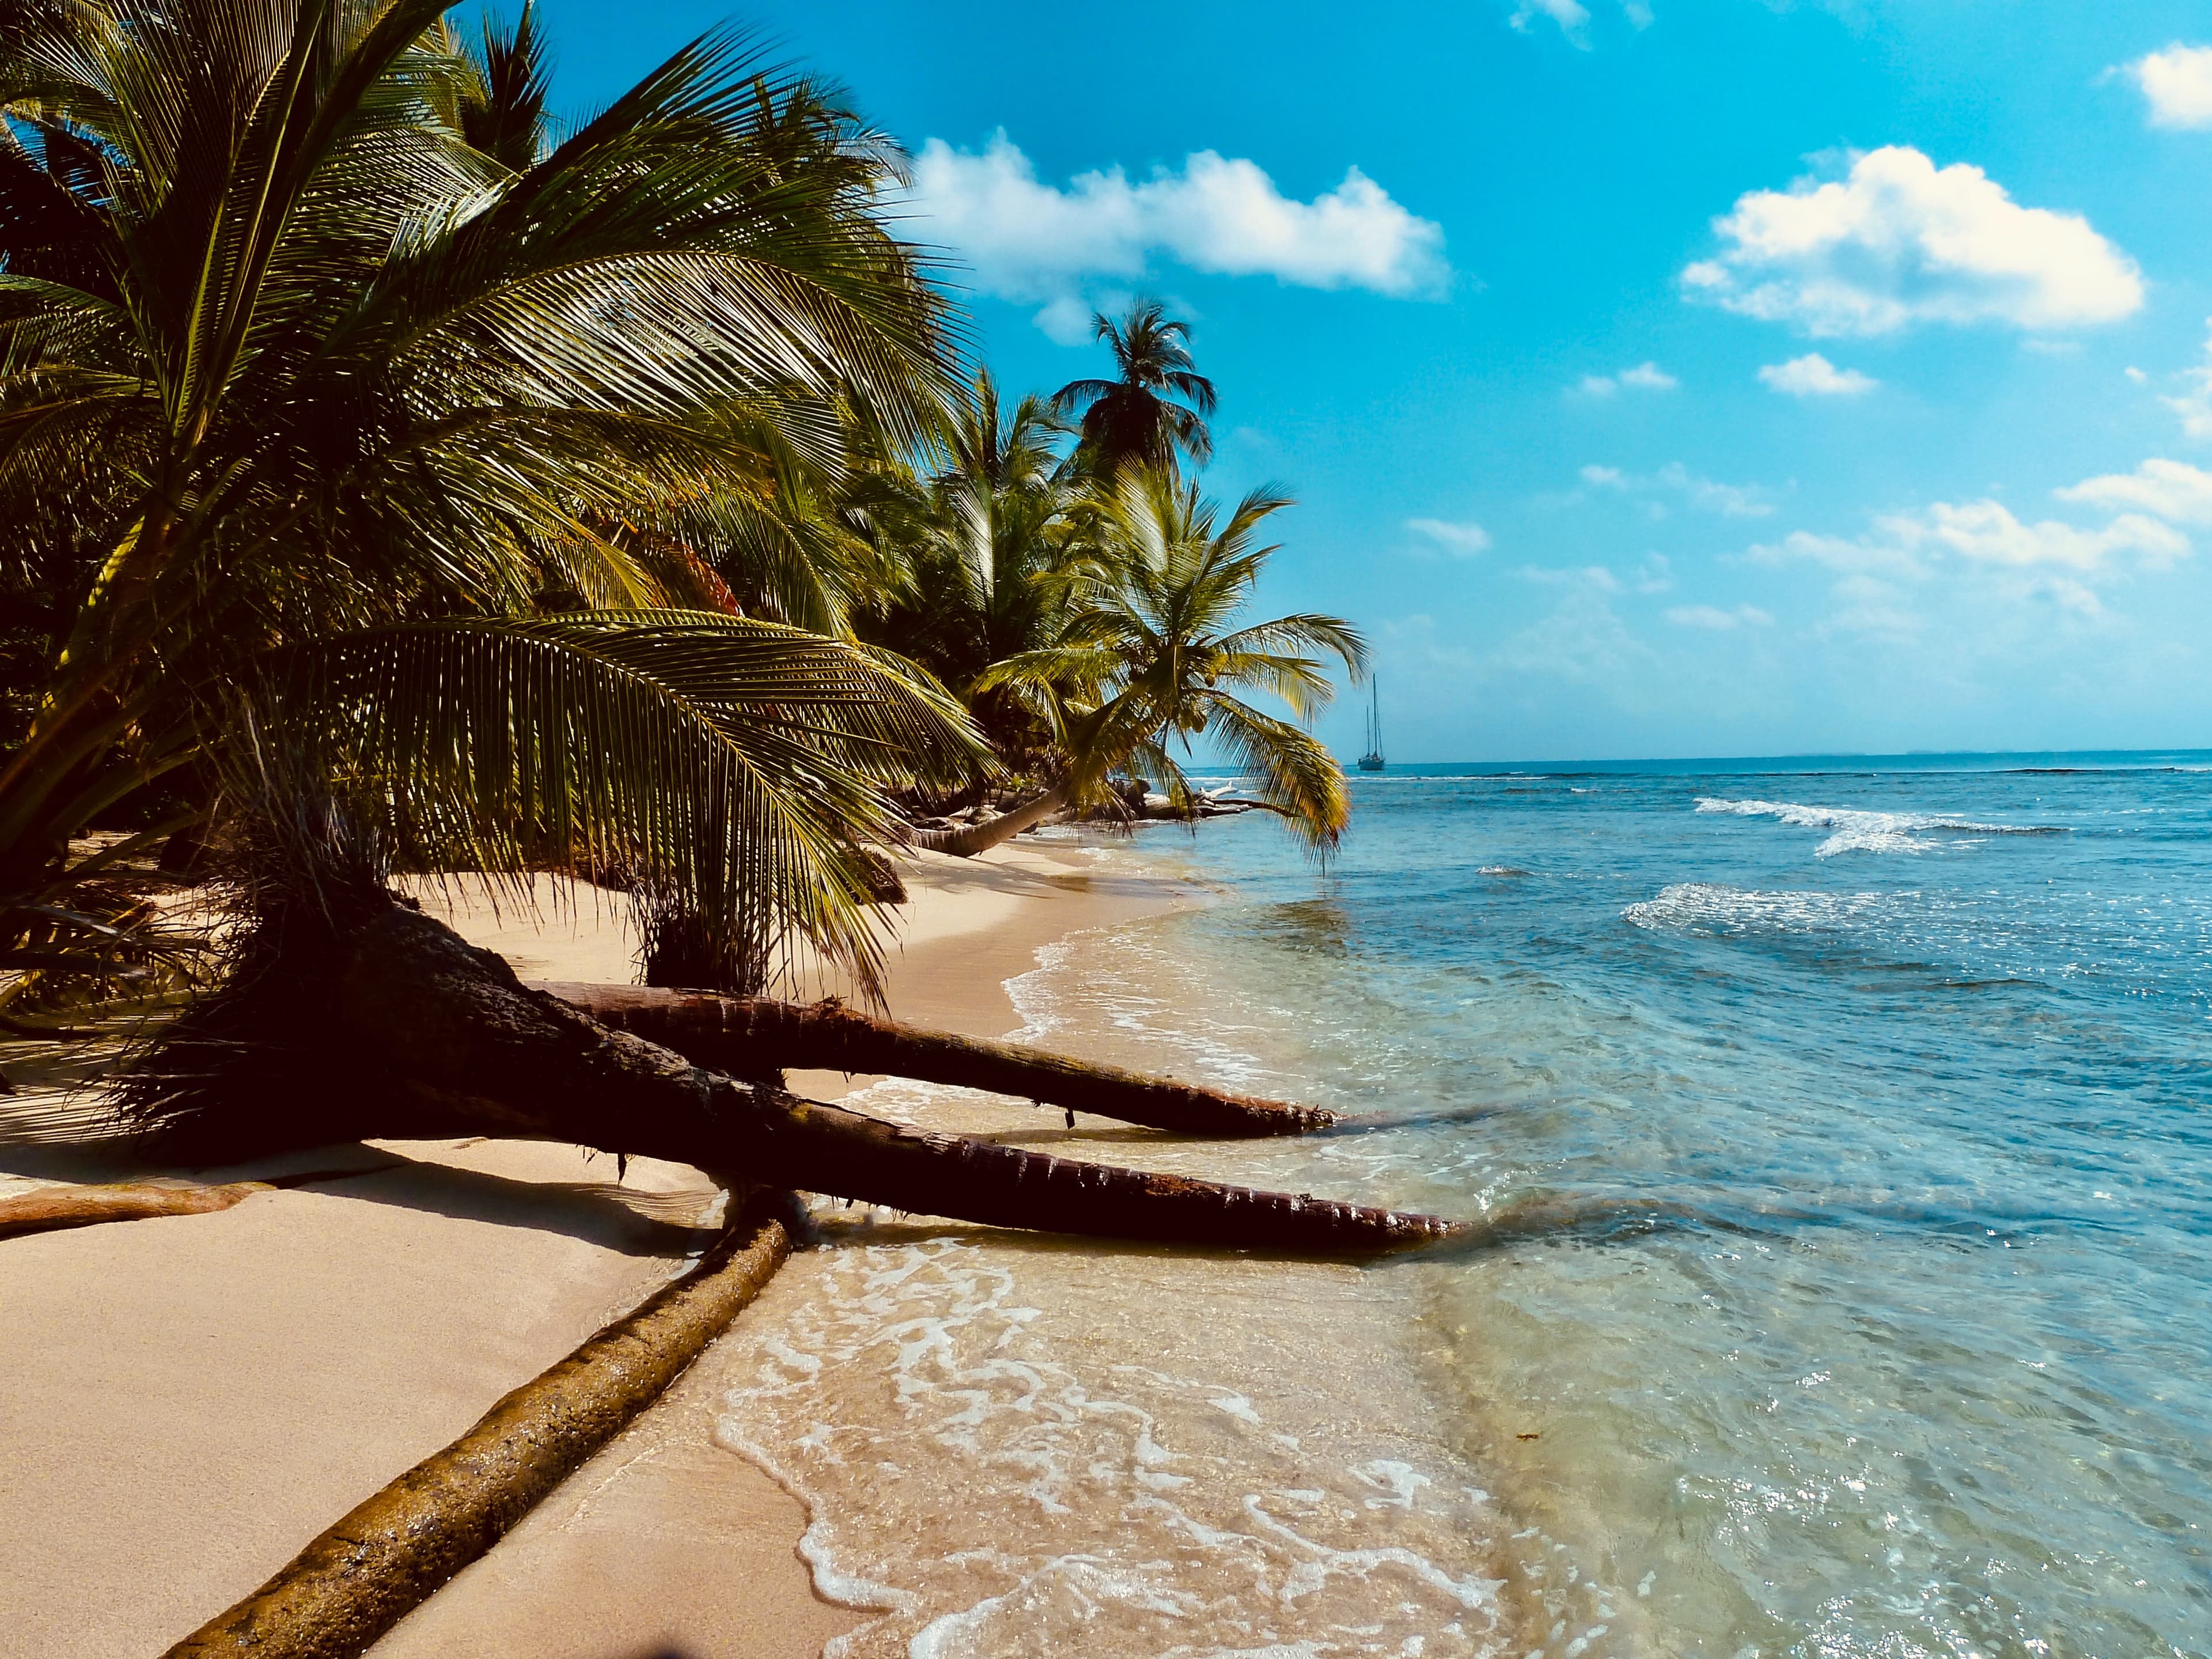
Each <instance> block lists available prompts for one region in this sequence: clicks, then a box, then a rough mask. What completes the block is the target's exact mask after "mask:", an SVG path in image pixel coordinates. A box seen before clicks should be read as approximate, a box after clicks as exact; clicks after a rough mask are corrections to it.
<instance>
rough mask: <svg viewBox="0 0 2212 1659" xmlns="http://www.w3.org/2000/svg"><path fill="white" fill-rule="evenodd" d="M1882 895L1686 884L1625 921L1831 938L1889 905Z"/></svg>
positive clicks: (1627, 913) (1637, 907) (1632, 910)
mask: <svg viewBox="0 0 2212 1659" xmlns="http://www.w3.org/2000/svg"><path fill="white" fill-rule="evenodd" d="M1888 897H1889V896H1887V895H1885V894H1881V893H1813V892H1790V891H1781V892H1761V891H1758V890H1752V889H1746V888H1741V887H1729V886H1724V885H1723V884H1720V883H1717V882H1710V881H1683V882H1676V883H1675V884H1674V885H1672V886H1670V887H1662V888H1661V889H1660V890H1659V892H1658V894H1657V896H1656V897H1652V898H1648V899H1645V900H1644V901H1642V902H1640V903H1636V904H1632V905H1630V906H1629V907H1628V908H1626V909H1625V910H1623V911H1622V912H1621V913H1620V914H1621V917H1622V920H1624V921H1631V922H1633V923H1635V924H1636V925H1637V926H1638V927H1709V928H1726V929H1729V930H1738V929H1747V928H1757V929H1761V930H1764V931H1766V932H1771V933H1832V932H1834V931H1836V930H1837V929H1838V928H1839V927H1843V926H1844V925H1845V924H1847V923H1849V922H1851V921H1857V920H1858V919H1860V918H1862V917H1863V916H1865V915H1868V914H1869V912H1872V911H1875V910H1876V909H1878V908H1881V906H1882V905H1884V904H1885V903H1887V900H1888Z"/></svg>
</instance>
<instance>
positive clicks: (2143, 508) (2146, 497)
mask: <svg viewBox="0 0 2212 1659" xmlns="http://www.w3.org/2000/svg"><path fill="white" fill-rule="evenodd" d="M2051 494H2052V495H2056V496H2057V498H2058V499H2059V500H2060V501H2080V502H2082V503H2084V504H2086V505H2087V506H2090V507H2107V508H2110V509H2112V511H2114V512H2119V511H2123V510H2124V509H2126V508H2129V507H2133V508H2135V509H2136V510H2137V511H2139V512H2143V513H2151V514H2152V515H2154V517H2157V518H2160V519H2165V520H2170V521H2171V522H2172V523H2174V524H2200V525H2212V472H2207V471H2204V470H2203V468H2202V467H2196V466H2191V465H2189V464H2188V463H2187V462H2186V461H2167V460H2160V459H2155V458H2154V459H2150V460H2148V461H2145V462H2144V463H2143V464H2142V465H2141V466H2139V467H2137V468H2136V470H2135V471H2132V472H2108V473H2106V474H2105V475H2104V476H2103V477H2096V478H2084V479H2083V480H2082V481H2081V483H2077V484H2074V485H2072V486H2070V487H2069V488H2068V489H2054V490H2052V491H2051Z"/></svg>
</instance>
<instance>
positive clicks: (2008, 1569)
mask: <svg viewBox="0 0 2212 1659" xmlns="http://www.w3.org/2000/svg"><path fill="white" fill-rule="evenodd" d="M1352 787H1353V790H1354V797H1355V801H1356V804H1357V813H1356V817H1355V821H1354V826H1353V829H1352V832H1351V833H1350V835H1349V836H1347V837H1346V841H1345V843H1344V846H1343V848H1342V850H1341V854H1340V856H1339V857H1338V858H1337V859H1336V860H1334V861H1333V862H1332V863H1331V864H1330V865H1329V866H1328V868H1327V869H1326V870H1325V871H1320V872H1317V871H1316V870H1315V869H1314V868H1313V867H1312V866H1310V865H1309V864H1307V863H1306V862H1305V861H1304V860H1302V859H1301V857H1300V856H1299V855H1298V854H1297V849H1296V848H1295V846H1294V845H1293V844H1291V842H1288V841H1287V839H1286V838H1285V836H1283V834H1282V832H1281V831H1280V829H1279V828H1277V827H1276V826H1275V825H1273V823H1270V822H1268V821H1267V820H1266V819H1264V818H1263V817H1261V816H1259V815H1256V814H1255V815H1253V816H1250V817H1243V818H1239V819H1235V820H1228V821H1215V822H1212V823H1206V824H1205V825H1203V826H1201V827H1200V829H1199V831H1198V834H1197V836H1196V837H1195V839H1193V838H1192V837H1190V836H1186V835H1185V834H1183V833H1182V831H1180V830H1176V829H1146V830H1145V831H1142V832H1140V834H1139V836H1138V837H1137V838H1136V839H1135V841H1134V842H1123V843H1121V844H1119V845H1108V846H1103V847H1100V848H1096V849H1095V850H1094V851H1093V853H1092V855H1093V856H1096V857H1098V858H1100V859H1102V860H1122V861H1126V860H1136V861H1138V862H1140V863H1142V862H1154V863H1180V864H1182V865H1183V866H1188V867H1190V868H1194V869H1195V870H1197V871H1200V872H1203V873H1204V874H1205V875H1206V876H1207V877H1209V878H1212V879H1214V880H1216V881H1217V882H1218V884H1219V888H1220V891H1219V896H1218V902H1215V903H1213V904H1212V905H1210V906H1208V907H1206V908H1201V909H1199V910H1196V911H1194V912H1187V913H1184V914H1181V915H1174V916H1169V917H1162V918H1157V919H1155V920H1153V921H1146V922H1140V923H1138V924H1135V925H1133V926H1131V927H1123V928H1118V929H1115V930H1110V931H1107V932H1103V933H1097V934H1091V935H1086V936H1079V937H1078V938H1076V939H1073V940H1070V941H1068V942H1066V943H1065V944H1064V945H1059V946H1055V947H1053V948H1052V949H1051V950H1049V951H1048V952H1046V959H1045V960H1044V961H1043V962H1042V963H1041V964H1040V967H1039V969H1038V970H1037V971H1036V973H1034V974H1032V975H1028V976H1026V977H1024V979H1021V980H1018V981H1015V982H1014V983H1013V985H1012V987H1011V988H1012V992H1013V994H1014V996H1015V999H1016V1001H1017V1005H1018V1006H1019V1007H1020V1008H1021V1010H1022V1012H1023V1013H1024V1018H1026V1019H1027V1021H1028V1030H1027V1031H1026V1033H1025V1035H1027V1036H1030V1037H1032V1038H1034V1039H1036V1040H1039V1041H1043V1042H1058V1043H1062V1044H1065V1045H1066V1046H1068V1047H1070V1048H1077V1047H1080V1048H1082V1049H1083V1050H1084V1051H1085V1052H1091V1053H1097V1054H1106V1055H1108V1056H1109V1057H1112V1058H1115V1059H1117V1060H1124V1061H1127V1062H1129V1063H1134V1064H1140V1065H1146V1066H1155V1067H1159V1068H1163V1069H1169V1070H1173V1071H1176V1072H1178V1073H1182V1074H1185V1075H1191V1076H1198V1077H1204V1078H1210V1079H1214V1080H1217V1081H1219V1082H1222V1083H1225V1084H1229V1085H1234V1086H1237V1087H1240V1088H1247V1089H1252V1090H1255V1091H1261V1092H1268V1093H1276V1094H1282V1095H1288V1096H1293V1097H1298V1098H1302V1099H1310V1100H1316V1101H1319V1102H1321V1103H1324V1104H1328V1105H1331V1106H1334V1107H1338V1108H1340V1109H1346V1110H1347V1111H1350V1112H1353V1113H1358V1114H1362V1115H1364V1116H1365V1120H1366V1121H1363V1122H1362V1123H1360V1124H1358V1125H1356V1126H1353V1127H1349V1128H1346V1129H1345V1130H1341V1131H1338V1132H1333V1133H1328V1134H1325V1135H1323V1136H1321V1137H1317V1138H1314V1139H1305V1140H1299V1141H1293V1142H1267V1143H1247V1144H1243V1145H1233V1146H1219V1145H1210V1144H1206V1143H1199V1142H1187V1141H1180V1140H1176V1139H1171V1138H1168V1137H1163V1136H1159V1135H1156V1134H1152V1133H1148V1132H1143V1131H1127V1130H1115V1129H1114V1128H1112V1127H1109V1126H1106V1125H1103V1124H1102V1123H1100V1122H1099V1121H1096V1120H1090V1119H1085V1120H1083V1121H1081V1122H1080V1123H1079V1127H1077V1128H1076V1129H1075V1130H1074V1131H1073V1132H1070V1131H1067V1130H1066V1129H1064V1128H1062V1127H1060V1124H1059V1121H1058V1120H1057V1119H1056V1118H1053V1119H1049V1120H1048V1119H1045V1118H1044V1117H1042V1115H1037V1114H1033V1113H1030V1114H1026V1115H1025V1114H1024V1110H1023V1109H1018V1108H1012V1107H1009V1106H1007V1105H1006V1103H1002V1102H991V1101H989V1100H987V1099H986V1098H984V1097H975V1096H963V1095H962V1094H960V1093H958V1092H957V1091H944V1090H927V1089H921V1088H917V1087H915V1086H914V1085H880V1086H879V1087H878V1089H877V1090H875V1091H870V1094H869V1096H868V1097H867V1098H866V1100H864V1101H863V1102H862V1104H863V1105H864V1106H866V1107H867V1108H868V1109H873V1110H876V1111H878V1112H882V1113H884V1114H886V1115H894V1116H901V1117H905V1118H908V1119H909V1120H912V1121H922V1122H927V1123H930V1124H932V1125H933V1126H939V1127H951V1128H957V1129H963V1130H967V1131H971V1132H980V1133H997V1134H1000V1135H1001V1136H1002V1137H1006V1138H1012V1139H1018V1140H1019V1141H1020V1144H1024V1145H1029V1146H1038V1147H1041V1148H1044V1149H1048V1150H1051V1151H1054V1152H1060V1153H1062V1154H1064V1155H1074V1156H1090V1157H1101V1158H1113V1159H1116V1160H1120V1161H1129V1162H1140V1163H1144V1164H1148V1165H1151V1166H1152V1167H1158V1168H1166V1169H1174V1170H1183V1171H1188V1172H1192V1173H1201V1174H1207V1175H1212V1176H1218V1177H1221V1178H1226V1179H1232V1180H1239V1181H1245V1182H1255V1183H1264V1184H1267V1185H1273V1186H1283V1187H1289V1188H1292V1189H1294V1190H1310V1191H1314V1192H1316V1193H1326V1194H1329V1195H1331V1196H1339V1197H1345V1198H1352V1199H1357V1200H1364V1201H1366V1202H1370V1203H1388V1204H1394V1205H1401V1206H1419V1207H1422V1208H1427V1209H1433V1210H1437V1211H1442V1212H1448V1213H1452V1214H1455V1215H1461V1216H1465V1217H1469V1218H1476V1219H1480V1220H1485V1221H1486V1222H1487V1223H1489V1224H1490V1231H1488V1232H1487V1233H1486V1236H1485V1237H1484V1239H1483V1241H1482V1243H1480V1245H1479V1246H1478V1247H1477V1248H1474V1249H1468V1250H1465V1251H1462V1252H1459V1253H1456V1254H1454V1255H1448V1256H1445V1257H1443V1258H1440V1259H1427V1260H1423V1259H1415V1260H1411V1261H1399V1262H1394V1263H1388V1264H1384V1265H1382V1266H1379V1267H1368V1268H1358V1267H1346V1266H1334V1265H1328V1264H1313V1263H1279V1262H1268V1261H1258V1260H1253V1259H1248V1258H1243V1257H1239V1256H1235V1255H1202V1254H1197V1253H1190V1252H1177V1251H1167V1250H1146V1249H1094V1248H1088V1247H1082V1246H1076V1245H1071V1244H1069V1243H1065V1242H1061V1241H1054V1240H1045V1239H1035V1238H1018V1237H1011V1236H1006V1235H997V1234H993V1233H990V1232H988V1231H985V1230H980V1229H966V1228H959V1227H952V1226H947V1225H943V1224H936V1223H929V1222H926V1221H920V1220H915V1219H911V1218H896V1217H890V1216H878V1215H872V1214H869V1213H867V1212H844V1211H834V1212H833V1211H827V1210H825V1212H824V1214H823V1237H824V1248H823V1249H821V1250H818V1251H817V1252H814V1253H812V1254H811V1255H810V1256H808V1257H806V1258H804V1259H803V1261H804V1263H805V1266H804V1267H803V1268H802V1270H801V1271H800V1272H799V1273H787V1274H786V1276H785V1278H784V1279H782V1280H780V1281H779V1282H778V1284H777V1285H775V1286H772V1287H771V1291H770V1294H769V1297H766V1298H764V1300H763V1306H762V1309H761V1310H760V1315H761V1316H760V1317H758V1318H757V1319H756V1318H750V1316H749V1321H748V1322H747V1325H744V1326H741V1327H740V1333H741V1334H740V1336H739V1339H738V1341H739V1352H738V1355H737V1360H736V1369H735V1370H734V1371H733V1372H732V1375H733V1376H734V1377H735V1379H736V1381H735V1383H734V1385H733V1386H732V1389H730V1391H729V1394H728V1397H727V1404H726V1415H725V1417H724V1419H723V1424H722V1432H723V1437H724V1439H725V1440H726V1442H727V1443H730V1444H732V1446H734V1447H737V1448H738V1449H742V1450H745V1451H746V1452H747V1453H748V1455H754V1456H756V1457H757V1458H758V1459H759V1460H760V1461H762V1462H763V1463H764V1464H766V1465H767V1466H768V1467H769V1468H771V1469H773V1470H774V1471H775V1473H777V1474H778V1475H779V1477H780V1478H781V1479H783V1480H785V1481H786V1482H787V1484H788V1485H790V1486H792V1488H793V1490H794V1491H796V1492H799V1493H800V1495H801V1496H802V1497H804V1498H805V1499H806V1500H807V1501H808V1502H809V1504H811V1508H812V1514H813V1524H812V1527H811V1530H810V1533H809V1537H808V1543H807V1551H808V1553H809V1555H810V1558H811V1559H812V1560H813V1561H814V1563H815V1565H816V1568H817V1576H818V1582H819V1583H821V1584H822V1585H823V1588H824V1589H825V1591H827V1592H828V1593H829V1594H832V1595H838V1596H840V1597H841V1598H842V1599H845V1600H848V1601H851V1602H853V1603H854V1605H856V1606H860V1607H866V1608H868V1609H870V1610H872V1613H873V1615H874V1617H873V1619H872V1622H871V1623H869V1624H867V1625H866V1626H864V1627H863V1628H862V1629H861V1630H860V1631H859V1632H856V1633H855V1635H854V1637H853V1638H849V1640H848V1644H847V1645H846V1651H847V1652H848V1653H849V1654H851V1655H854V1656H856V1659H857V1656H860V1655H865V1654H874V1653H884V1654H890V1653H911V1654H915V1655H925V1656H926V1655H937V1656H954V1655H1012V1654H1032V1653H1035V1654H1052V1653H1064V1652H1082V1653H1085V1654H1086V1655H1092V1656H1102V1659H1111V1656H1118V1655H1128V1656H1152V1655H1169V1654H1176V1655H1181V1654H1189V1655H1231V1654H1237V1655H1261V1654H1265V1655H1270V1656H1276V1655H1279V1656H1292V1655H1296V1656H1316V1659H1317V1656H1322V1655H1338V1654H1345V1655H1349V1654H1367V1653H1372V1654H1389V1655H1398V1656H1413V1655H1419V1656H1425V1659H1428V1656H1438V1655H1460V1654H1468V1655H1476V1654H1482V1655H1489V1654H1498V1655H1510V1656H1512V1659H1524V1656H1525V1659H1533V1656H1534V1655H1536V1654H1539V1653H1541V1654H1544V1655H1547V1656H1552V1659H1600V1656H1604V1655H1609V1654H1619V1655H1631V1654H1674V1653H1682V1654H1700V1655H1715V1656H1746V1655H1753V1654H1759V1655H1782V1654H1788V1655H1803V1656H1844V1655H1851V1656H1858V1655H1867V1656H1877V1655H1878V1656H1911V1655H1921V1654H1928V1655H1960V1656H1963V1655H1968V1654H1981V1655H1990V1656H1996V1655H2011V1654H2021V1655H2044V1656H2071V1655H2099V1656H2134V1655H2203V1654H2206V1653H2208V1652H2212V1537H2208V1534H2212V755H2203V754H2184V755H2160V756H2142V755H2131V756H2084V757H2033V758H2021V757H1996V758H1990V757H1924V758H1908V759H1903V760H1890V761H1881V762H1875V761H1864V760H1850V759H1835V760H1826V761H1793V762H1775V763H1728V764H1715V763H1707V764H1705V765H1702V766H1699V765H1689V764H1672V763H1670V764H1663V765H1662V764H1651V765H1644V766H1624V767H1607V768H1598V767H1578V768H1550V769H1539V768H1523V769H1480V770H1478V769H1457V770H1450V769H1437V770H1425V771H1414V772H1395V773H1389V774H1385V775H1383V776H1380V777H1376V778H1365V777H1362V778H1357V779H1355V780H1354V781H1353V785H1352Z"/></svg>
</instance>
